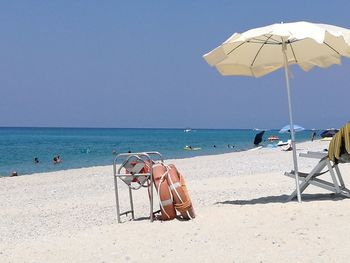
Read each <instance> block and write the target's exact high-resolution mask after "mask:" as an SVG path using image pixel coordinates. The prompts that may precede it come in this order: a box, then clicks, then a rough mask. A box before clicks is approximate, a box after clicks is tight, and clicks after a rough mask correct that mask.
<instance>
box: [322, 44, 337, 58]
mask: <svg viewBox="0 0 350 263" xmlns="http://www.w3.org/2000/svg"><path fill="white" fill-rule="evenodd" d="M323 43H324V44H325V45H326V46H327V47H329V48H330V49H332V50H333V51H334V52H335V53H337V54H338V55H340V53H339V52H338V51H337V50H336V49H335V48H333V47H332V46H331V45H329V44H328V43H327V42H325V41H323Z"/></svg>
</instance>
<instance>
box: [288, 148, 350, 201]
mask: <svg viewBox="0 0 350 263" xmlns="http://www.w3.org/2000/svg"><path fill="white" fill-rule="evenodd" d="M299 156H300V157H306V158H316V159H319V160H320V161H319V162H318V163H317V165H316V166H315V167H314V168H313V169H312V170H311V171H310V172H309V173H302V172H298V175H299V179H300V181H301V184H300V193H302V192H304V191H305V189H306V188H307V187H308V186H309V185H314V186H317V187H320V188H323V189H326V190H329V191H331V192H334V193H335V194H338V195H342V196H345V197H350V190H349V189H347V188H346V187H345V183H344V180H343V177H342V175H341V172H340V170H339V167H338V164H336V163H333V165H332V163H331V161H330V160H329V158H328V153H327V152H307V153H300V154H299ZM325 168H326V169H327V170H325V171H324V169H325ZM328 174H329V175H330V177H331V181H326V180H324V179H325V178H323V179H321V178H320V177H321V176H323V175H324V176H326V175H328ZM285 175H286V176H289V177H292V178H295V174H294V171H293V170H292V171H291V172H286V173H285ZM296 196H297V191H296V190H295V191H294V192H293V193H292V194H291V195H290V196H289V197H288V201H290V200H292V199H293V198H295V197H296Z"/></svg>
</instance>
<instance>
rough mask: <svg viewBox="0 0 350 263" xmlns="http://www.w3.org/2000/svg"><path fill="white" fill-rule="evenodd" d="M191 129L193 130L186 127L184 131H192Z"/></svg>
mask: <svg viewBox="0 0 350 263" xmlns="http://www.w3.org/2000/svg"><path fill="white" fill-rule="evenodd" d="M191 131H192V129H191V128H186V129H184V132H191Z"/></svg>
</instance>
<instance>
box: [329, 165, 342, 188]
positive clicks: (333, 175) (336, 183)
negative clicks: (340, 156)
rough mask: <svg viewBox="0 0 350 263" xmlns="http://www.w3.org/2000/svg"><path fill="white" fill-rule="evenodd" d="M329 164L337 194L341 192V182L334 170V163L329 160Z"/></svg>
mask: <svg viewBox="0 0 350 263" xmlns="http://www.w3.org/2000/svg"><path fill="white" fill-rule="evenodd" d="M327 166H328V170H329V173H330V174H331V176H332V180H333V184H334V188H335V192H336V193H337V194H339V193H340V188H339V184H338V181H337V178H336V176H335V174H334V170H333V167H332V164H331V163H330V161H329V160H327Z"/></svg>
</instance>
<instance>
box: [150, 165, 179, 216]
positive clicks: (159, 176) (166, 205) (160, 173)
mask: <svg viewBox="0 0 350 263" xmlns="http://www.w3.org/2000/svg"><path fill="white" fill-rule="evenodd" d="M152 169H153V182H154V185H155V187H156V189H157V193H158V197H159V205H160V213H161V216H160V219H161V220H172V219H174V218H175V217H176V211H175V207H174V203H173V198H172V196H171V192H170V189H169V186H168V183H167V179H166V178H167V177H168V176H167V174H168V171H167V168H166V167H165V166H164V165H162V164H155V165H153V167H152Z"/></svg>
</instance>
